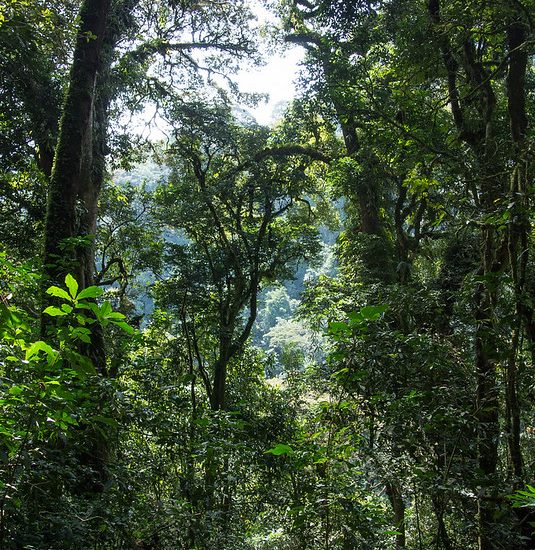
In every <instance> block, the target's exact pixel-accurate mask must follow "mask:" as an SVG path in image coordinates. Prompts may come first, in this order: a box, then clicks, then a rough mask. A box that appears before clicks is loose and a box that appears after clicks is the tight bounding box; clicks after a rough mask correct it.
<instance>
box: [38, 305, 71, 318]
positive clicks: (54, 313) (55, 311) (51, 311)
mask: <svg viewBox="0 0 535 550" xmlns="http://www.w3.org/2000/svg"><path fill="white" fill-rule="evenodd" d="M43 313H46V314H47V315H50V316H51V317H64V316H65V315H67V314H66V313H65V312H64V311H61V309H59V307H54V306H48V307H47V308H46V309H45V310H44V312H43Z"/></svg>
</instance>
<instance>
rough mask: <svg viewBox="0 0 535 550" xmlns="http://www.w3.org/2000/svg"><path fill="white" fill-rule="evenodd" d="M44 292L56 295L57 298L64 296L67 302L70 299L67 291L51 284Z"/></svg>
mask: <svg viewBox="0 0 535 550" xmlns="http://www.w3.org/2000/svg"><path fill="white" fill-rule="evenodd" d="M46 293H47V294H50V295H51V296H56V297H57V298H64V299H65V300H69V302H70V301H71V297H70V296H69V294H68V292H67V291H66V290H63V289H62V288H59V286H51V287H50V288H48V289H47V291H46Z"/></svg>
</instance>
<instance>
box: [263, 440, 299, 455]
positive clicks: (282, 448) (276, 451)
mask: <svg viewBox="0 0 535 550" xmlns="http://www.w3.org/2000/svg"><path fill="white" fill-rule="evenodd" d="M265 454H272V455H275V456H281V455H293V454H294V450H293V449H292V448H291V447H290V445H286V444H285V443H279V444H278V445H275V447H273V448H272V449H269V450H267V451H266V452H265Z"/></svg>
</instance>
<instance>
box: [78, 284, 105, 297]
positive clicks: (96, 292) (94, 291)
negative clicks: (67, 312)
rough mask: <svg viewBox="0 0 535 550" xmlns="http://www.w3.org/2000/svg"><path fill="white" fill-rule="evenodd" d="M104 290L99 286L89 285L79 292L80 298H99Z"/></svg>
mask: <svg viewBox="0 0 535 550" xmlns="http://www.w3.org/2000/svg"><path fill="white" fill-rule="evenodd" d="M103 294H104V291H103V290H102V289H101V288H100V287H98V286H88V287H87V288H84V289H83V290H82V292H80V294H78V296H77V299H78V300H85V299H86V298H98V297H99V296H102V295H103Z"/></svg>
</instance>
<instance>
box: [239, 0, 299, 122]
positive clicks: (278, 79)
mask: <svg viewBox="0 0 535 550" xmlns="http://www.w3.org/2000/svg"><path fill="white" fill-rule="evenodd" d="M251 4H252V7H253V12H254V13H255V15H256V16H257V17H258V21H259V22H260V23H261V24H262V23H266V22H275V21H276V20H275V18H274V16H273V15H272V14H271V13H269V12H268V11H267V10H266V9H265V8H264V7H262V6H261V4H260V1H259V0H251ZM303 57H304V53H303V49H302V48H299V47H296V46H291V47H288V49H287V50H286V51H285V52H284V53H282V54H280V53H279V54H272V55H270V56H269V58H268V62H267V64H266V65H264V66H263V67H260V68H254V69H247V70H246V69H244V70H242V71H240V73H238V75H237V82H238V85H239V87H240V90H241V91H243V92H250V93H253V92H256V93H267V94H268V95H269V100H268V102H267V103H266V102H262V103H261V104H259V105H258V107H256V108H254V109H253V108H247V110H248V111H249V112H250V113H251V114H252V115H253V116H254V117H255V118H256V120H257V122H259V123H260V124H269V123H270V122H273V110H274V109H275V108H276V107H277V106H278V105H279V104H280V103H281V102H287V101H290V100H291V99H293V98H294V97H295V94H296V90H295V85H294V81H295V80H296V78H297V72H298V70H299V68H298V64H299V62H300V61H302V60H303Z"/></svg>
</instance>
